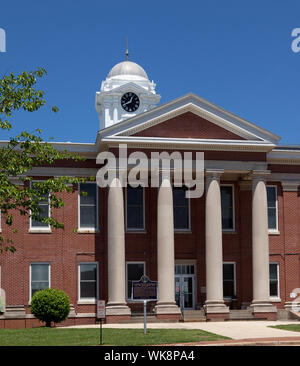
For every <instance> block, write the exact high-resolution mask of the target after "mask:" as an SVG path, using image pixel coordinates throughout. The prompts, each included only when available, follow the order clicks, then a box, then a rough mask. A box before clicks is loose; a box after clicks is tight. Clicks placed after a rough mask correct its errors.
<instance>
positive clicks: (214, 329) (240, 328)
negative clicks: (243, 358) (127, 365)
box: [58, 320, 300, 340]
mask: <svg viewBox="0 0 300 366" xmlns="http://www.w3.org/2000/svg"><path fill="white" fill-rule="evenodd" d="M282 324H299V325H300V323H299V321H293V320H290V321H260V320H259V321H226V322H207V323H206V322H200V323H197V322H195V323H194V322H191V323H149V324H147V328H148V329H201V330H205V331H207V332H211V333H215V334H219V335H222V336H225V337H229V338H231V339H234V340H245V339H253V340H254V339H256V340H257V339H260V338H264V339H266V338H285V337H287V338H289V337H291V338H296V337H298V338H299V339H300V332H291V331H288V330H281V329H274V328H269V326H272V325H282ZM143 327H144V325H143V324H133V323H130V324H104V325H103V328H113V329H124V328H126V329H142V328H143ZM62 328H63V327H59V328H58V329H62ZM64 328H99V325H78V326H71V327H64Z"/></svg>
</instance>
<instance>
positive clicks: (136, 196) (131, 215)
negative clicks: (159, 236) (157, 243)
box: [126, 186, 145, 230]
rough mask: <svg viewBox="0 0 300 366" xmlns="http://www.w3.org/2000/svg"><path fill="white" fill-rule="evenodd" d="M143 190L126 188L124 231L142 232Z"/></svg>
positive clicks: (143, 218)
mask: <svg viewBox="0 0 300 366" xmlns="http://www.w3.org/2000/svg"><path fill="white" fill-rule="evenodd" d="M144 216H145V215H144V188H143V187H141V186H138V187H136V188H133V187H130V186H128V187H127V190H126V229H127V230H144V228H145V217H144Z"/></svg>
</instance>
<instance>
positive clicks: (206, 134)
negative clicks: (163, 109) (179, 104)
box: [130, 112, 245, 140]
mask: <svg viewBox="0 0 300 366" xmlns="http://www.w3.org/2000/svg"><path fill="white" fill-rule="evenodd" d="M130 136H143V137H165V138H188V139H191V138H192V139H218V140H219V139H221V140H245V138H244V137H242V136H239V135H237V134H235V133H233V132H231V131H229V130H228V129H225V128H223V127H220V126H218V125H216V124H214V123H212V122H210V121H208V120H207V119H205V118H203V117H200V116H198V115H197V114H195V113H193V112H185V113H182V114H181V115H178V116H176V117H173V118H170V119H168V120H167V121H164V122H161V123H159V124H156V125H154V126H151V127H148V128H145V129H142V130H140V131H138V132H136V133H134V134H132V135H130Z"/></svg>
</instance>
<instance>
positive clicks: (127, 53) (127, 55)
mask: <svg viewBox="0 0 300 366" xmlns="http://www.w3.org/2000/svg"><path fill="white" fill-rule="evenodd" d="M128 57H129V52H128V37H126V61H128Z"/></svg>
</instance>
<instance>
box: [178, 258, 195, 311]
mask: <svg viewBox="0 0 300 366" xmlns="http://www.w3.org/2000/svg"><path fill="white" fill-rule="evenodd" d="M175 301H176V304H177V305H178V306H179V307H180V308H181V309H183V310H192V309H195V266H194V265H193V264H176V265H175Z"/></svg>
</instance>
